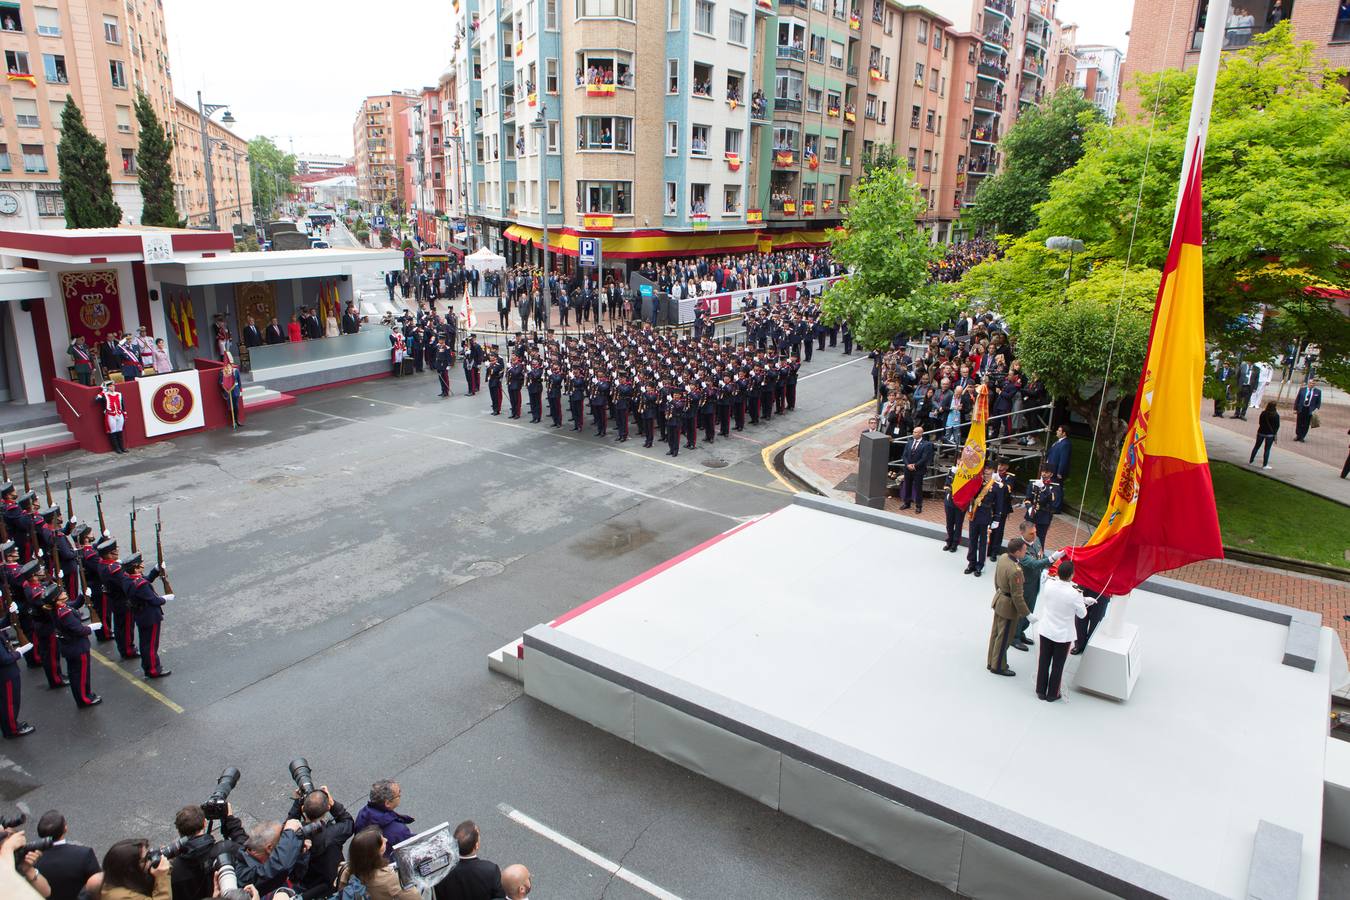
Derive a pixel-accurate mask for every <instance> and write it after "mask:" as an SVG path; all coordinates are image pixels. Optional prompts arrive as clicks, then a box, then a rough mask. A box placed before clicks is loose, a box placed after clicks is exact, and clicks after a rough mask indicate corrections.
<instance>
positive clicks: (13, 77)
mask: <svg viewBox="0 0 1350 900" xmlns="http://www.w3.org/2000/svg"><path fill="white" fill-rule="evenodd" d="M5 77H6V78H8V79H9V80H10V81H22V82H25V83H26V84H27V85H28V86H29V87H37V79H36V78H34V77H33V76H32V75H30V74H28V73H27V72H10V73H8V74H7V75H6V76H5Z"/></svg>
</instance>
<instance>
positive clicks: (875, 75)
mask: <svg viewBox="0 0 1350 900" xmlns="http://www.w3.org/2000/svg"><path fill="white" fill-rule="evenodd" d="M867 74H868V75H870V76H872V80H873V81H880V80H881V70H880V69H878V68H877V67H876V66H873V67H872V68H870V69H868V70H867Z"/></svg>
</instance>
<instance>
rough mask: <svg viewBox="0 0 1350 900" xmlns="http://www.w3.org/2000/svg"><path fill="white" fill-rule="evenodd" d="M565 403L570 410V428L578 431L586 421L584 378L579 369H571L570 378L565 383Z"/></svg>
mask: <svg viewBox="0 0 1350 900" xmlns="http://www.w3.org/2000/svg"><path fill="white" fill-rule="evenodd" d="M567 388H568V390H567V405H568V406H569V407H570V408H571V411H572V430H573V431H580V430H581V429H582V427H583V426H584V425H585V423H586V414H585V409H586V378H585V376H584V375H582V374H581V369H574V370H573V371H572V379H571V381H569V382H568V385H567Z"/></svg>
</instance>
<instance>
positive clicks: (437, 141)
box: [400, 87, 445, 243]
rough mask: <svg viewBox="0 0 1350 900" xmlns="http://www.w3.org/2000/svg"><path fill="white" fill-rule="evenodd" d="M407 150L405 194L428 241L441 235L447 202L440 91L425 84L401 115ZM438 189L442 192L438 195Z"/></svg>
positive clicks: (418, 230) (417, 226)
mask: <svg viewBox="0 0 1350 900" xmlns="http://www.w3.org/2000/svg"><path fill="white" fill-rule="evenodd" d="M400 127H401V128H402V129H403V130H404V133H405V136H406V140H407V148H408V153H407V156H406V157H405V159H404V166H403V190H402V193H403V196H404V197H405V198H407V205H408V214H409V216H410V217H411V219H412V222H413V226H414V228H415V229H416V233H417V235H418V236H419V237H420V238H421V239H422V240H424V241H426V242H427V243H436V242H437V239H438V234H437V227H436V222H437V220H438V217H440V216H443V215H444V214H445V213H444V210H445V202H444V196H443V190H444V177H443V176H444V170H445V156H444V149H443V147H442V140H441V137H442V134H441V92H440V89H439V87H424V88H422V90H421V91H420V92H419V93H418V95H417V97H416V100H415V102H411V103H409V104H408V106H407V108H406V109H405V110H404V111H403V114H402V116H401V117H400ZM438 193H439V194H440V196H439V198H438Z"/></svg>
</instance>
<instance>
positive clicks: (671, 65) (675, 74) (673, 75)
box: [666, 59, 680, 94]
mask: <svg viewBox="0 0 1350 900" xmlns="http://www.w3.org/2000/svg"><path fill="white" fill-rule="evenodd" d="M679 92H680V61H679V60H678V59H668V60H666V93H667V94H678V93H679Z"/></svg>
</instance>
